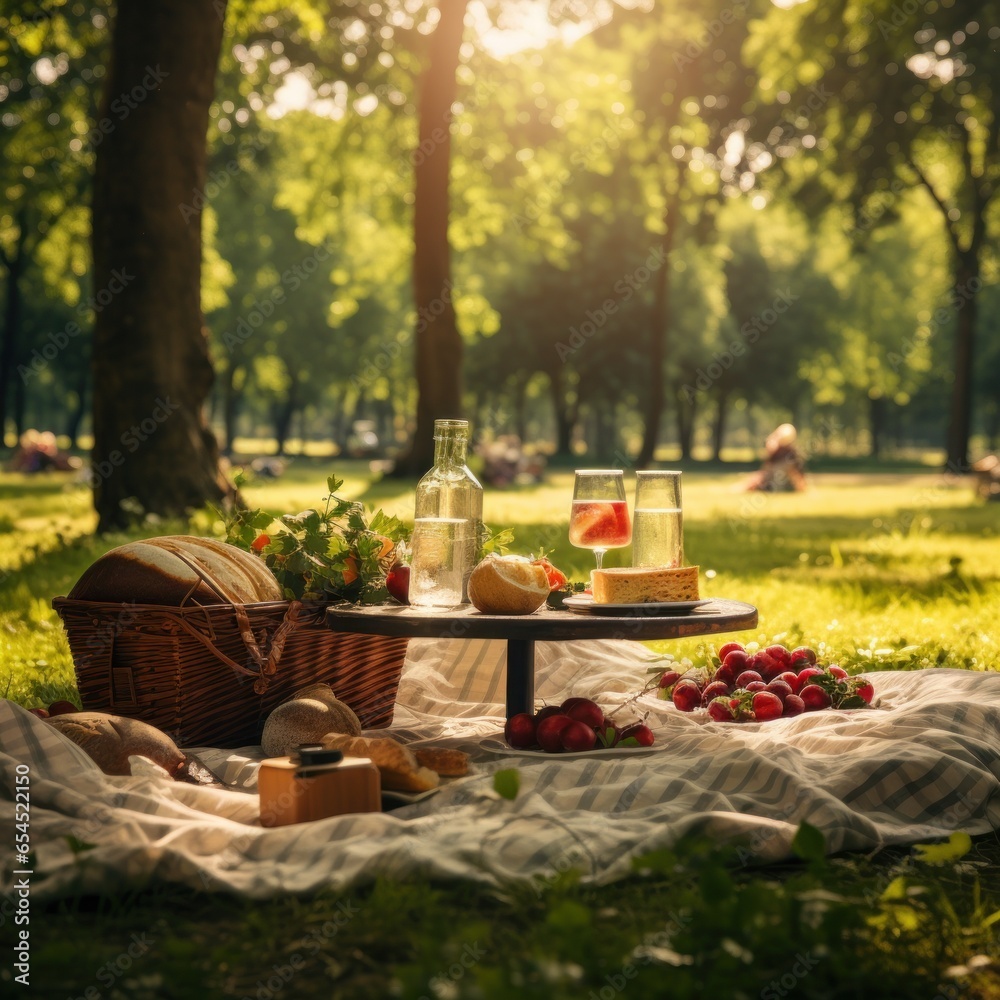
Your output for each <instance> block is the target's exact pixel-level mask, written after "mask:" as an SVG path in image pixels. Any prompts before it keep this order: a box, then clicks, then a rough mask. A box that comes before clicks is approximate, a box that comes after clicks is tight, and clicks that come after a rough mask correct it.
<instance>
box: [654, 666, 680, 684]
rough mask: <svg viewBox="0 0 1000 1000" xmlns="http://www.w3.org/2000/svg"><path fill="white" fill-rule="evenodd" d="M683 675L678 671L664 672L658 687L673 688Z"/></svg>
mask: <svg viewBox="0 0 1000 1000" xmlns="http://www.w3.org/2000/svg"><path fill="white" fill-rule="evenodd" d="M680 679H681V675H680V674H679V673H677V671H676V670H664V671H663V676H662V677H661V678H660V683H659V684H658V685H657V687H661V688H668V687H673V686H674V685H675V684H676V683H677V682H678V681H679V680H680Z"/></svg>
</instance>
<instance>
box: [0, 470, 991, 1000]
mask: <svg viewBox="0 0 1000 1000" xmlns="http://www.w3.org/2000/svg"><path fill="white" fill-rule="evenodd" d="M329 471H330V469H329V468H328V467H327V464H326V463H323V462H316V463H313V462H310V461H305V460H304V461H301V462H297V463H296V464H294V465H293V467H292V468H291V470H290V471H289V473H288V474H287V475H286V476H285V477H284V478H283V479H282V480H280V481H278V482H277V483H273V484H267V485H261V486H258V487H252V488H250V489H248V490H247V491H246V492H247V497H248V500H249V501H250V502H251V503H253V504H254V505H259V506H264V507H266V508H268V509H272V510H275V511H287V510H299V509H302V508H305V507H309V506H312V505H314V504H316V503H317V502H318V501H319V499H320V497H321V495H322V491H323V486H322V483H323V480H324V478H325V475H326V474H327V473H328V472H329ZM336 471H337V472H338V474H339V475H342V476H345V477H346V480H347V482H346V485H345V490H344V492H345V493H349V494H350V495H353V496H357V497H360V498H362V499H364V500H365V501H366V502H368V503H372V504H375V505H379V506H384V507H385V508H386V509H388V510H390V511H392V512H395V513H399V514H400V515H403V516H406V515H408V514H411V513H412V507H411V504H412V486H413V484H412V483H397V482H394V481H381V482H378V483H375V484H374V485H373V484H371V483H370V480H369V477H368V475H367V471H366V469H365V468H364V467H363V466H362V465H360V464H358V463H353V464H352V463H343V462H338V463H337V466H336ZM741 478H742V475H736V474H731V473H730V474H726V473H720V472H712V473H698V472H692V473H686V474H685V484H684V505H685V543H686V548H687V555H688V558H689V560H690V561H691V562H697V563H699V564H700V565H701V567H702V570H703V571H704V576H703V586H704V587H705V589H706V590H707V592H708V593H709V594H716V595H719V596H728V597H735V598H739V599H742V600H747V601H750V602H751V603H754V604H756V605H757V606H758V607H759V608H760V626H759V629H758V630H757V632H756V633H755V634H747V635H743V636H741V637H738V638H742V639H743V640H744V641H749V640H766V641H769V642H770V641H780V642H785V643H787V644H789V645H797V644H800V643H804V644H808V645H812V646H814V647H816V648H817V649H819V650H820V651H821V652H822V654H823V655H824V657H825V658H827V659H829V660H830V661H833V662H840V663H841V664H843V665H845V666H846V667H848V669H850V670H851V671H855V670H873V669H875V670H877V669H918V668H921V667H927V666H936V665H942V664H943V665H948V666H957V667H964V668H967V669H971V670H996V669H1000V645H998V641H1000V630H998V628H997V621H998V619H1000V505H992V506H991V507H985V506H983V505H981V504H978V503H976V502H975V501H974V500H973V497H972V490H971V487H970V486H969V485H968V484H966V483H951V482H946V481H943V480H941V479H940V477H937V476H934V475H929V474H926V473H919V472H914V473H912V474H905V475H894V476H888V475H881V476H880V475H860V474H852V473H850V472H842V473H836V474H833V473H829V474H822V475H818V476H816V477H814V480H813V487H812V489H811V490H810V492H808V493H807V494H805V495H801V496H767V495H752V494H751V495H748V494H744V493H741V492H739V491H738V484H739V482H740V479H741ZM571 481H572V474H571V473H570V472H562V471H559V472H556V473H554V474H553V475H552V476H551V477H550V478H549V480H548V481H547V482H546V484H545V485H543V486H541V487H538V488H531V489H523V490H513V491H508V492H502V493H501V492H496V491H493V492H490V491H487V497H486V510H485V516H486V520H487V521H488V522H489V523H490V524H492V525H493V526H499V525H510V526H512V527H513V528H514V529H515V532H516V535H517V539H518V545H517V549H518V550H521V551H529V550H537V549H538V548H539V547H544V548H546V549H548V550H550V551H551V552H553V553H554V554H553V560H554V561H555V562H556V563H557V564H558V565H560V566H562V567H563V568H564V569H566V570H567V571H573V573H575V575H577V576H582V575H583V574H584V573H585V572H586V571H587V570H588V569H589V568H590V566H591V556H590V554H589V553H588V552H582V551H579V550H575V549H573V548H572V547H570V546H569V544H568V542H567V540H566V525H567V520H568V511H569V497H570V492H571ZM213 520H214V519H213V518H212V517H211V516H209V515H205V516H202V517H199V518H197V519H196V520H195V524H194V527H193V529H189V528H188V527H187V526H183V525H177V524H154V525H149V526H147V528H146V529H145V531H143V532H141V534H147V535H149V534H162V533H168V532H173V531H184V530H197V531H202V532H211V531H213V530H214V527H213ZM93 523H94V522H93V516H92V514H91V512H90V509H89V498H88V496H87V494H86V493H85V491H83V489H82V488H79V487H75V486H73V485H71V484H70V482H69V480H67V479H65V478H63V477H58V476H51V477H35V478H33V479H30V480H29V479H26V478H24V477H20V476H10V475H8V476H3V477H0V572H2V573H3V576H2V579H0V597H2V600H0V636H2V642H3V659H2V661H0V663H2V666H0V670H2V671H3V673H4V674H6V675H7V676H6V678H3V679H0V685H2V686H4V687H6V688H7V695H8V697H10V698H12V699H13V700H15V701H17V702H19V703H21V704H25V705H36V704H47V703H48V702H50V701H53V700H55V699H57V698H63V697H69V698H71V699H74V698H75V697H76V693H75V688H74V685H73V672H72V664H71V661H70V658H69V653H68V648H67V646H66V643H65V640H64V638H63V635H62V632H61V628H60V626H59V623H58V620H57V619H56V618H55V616H54V615H53V613H52V612H51V611H50V609H49V602H50V600H51V598H52V597H53V596H55V595H57V594H64V593H66V592H67V591H68V590H69V588H70V587H71V586H72V584H73V582H74V581H75V579H76V578H77V577H78V576H79V574H80V573H81V572H82V571H83V569H84V568H85V567H86V566H87V565H88V564H89V563H90V562H91V561H93V559H94V558H95V557H96V556H97V555H99V554H100V553H101V552H102V551H104V550H105V549H107V548H109V547H111V546H112V545H114V544H119V543H120V542H121V541H124V540H125V538H124V536H122V537H115V538H110V537H109V538H104V539H100V540H96V539H94V538H92V537H91V536H90V535H89V532H90V531H91V530H92V528H93ZM138 534H140V533H136V535H138ZM132 537H135V536H132ZM627 558H628V552H627V550H622V551H620V552H618V553H612V554H610V555H609V557H608V563H609V564H615V563H616V562H624V561H625V560H627ZM662 645H663V648H664V649H667V648H669V650H670V651H671V652H674V653H676V654H677V655H691V656H697V655H698V653H699V643H698V641H697V640H690V641H688V642H686V643H670V644H662ZM338 908H339V909H338ZM998 910H1000V844H998V842H997V840H996V838H995V837H987V838H981V839H980V840H978V841H977V842H976V843H975V844H974V845H973V848H972V850H971V851H970V852H969V853H967V854H966V855H965V856H963V857H961V858H959V859H956V860H954V861H949V862H948V863H946V864H945V865H943V866H930V865H928V864H926V863H924V862H922V861H920V860H919V857H918V856H917V855H913V854H911V852H909V851H894V852H886V853H884V854H882V855H879V856H877V857H874V858H861V857H847V858H839V859H828V860H814V861H812V862H809V863H802V864H788V865H786V866H781V867H777V868H769V869H759V868H746V867H741V866H739V865H738V864H736V863H735V862H734V861H733V859H732V857H731V856H730V855H729V854H728V853H727V852H726V851H723V850H720V849H718V848H715V847H713V846H712V845H710V844H707V843H704V842H697V841H695V842H690V843H685V844H682V845H680V846H679V847H678V848H677V850H676V851H675V852H671V853H665V854H663V855H659V856H656V857H653V858H649V859H647V860H646V861H645V862H644V863H643V865H642V866H640V869H637V872H636V876H635V878H634V879H633V880H630V881H627V882H623V883H620V884H617V885H614V886H611V887H607V888H602V889H594V888H588V887H583V886H580V885H578V884H577V883H576V881H575V880H574V878H573V877H572V875H565V876H561V877H559V878H556V879H550V880H548V881H546V882H545V883H544V884H540V885H539V886H537V887H534V888H533V887H530V886H529V887H525V886H511V887H507V888H506V889H504V890H503V891H501V892H499V893H495V892H486V891H485V890H482V889H479V888H476V887H473V886H469V885H455V884H441V885H433V886H428V885H426V884H422V883H421V884H416V883H407V884H389V883H379V884H377V885H374V886H368V887H364V888H359V889H357V890H355V891H353V892H351V893H349V894H348V895H347V896H345V897H342V898H336V897H333V896H321V897H319V898H314V899H309V900H301V901H296V900H288V899H283V900H275V901H272V902H268V903H264V904H253V905H249V904H245V903H234V902H232V901H231V900H229V899H227V898H225V897H213V896H205V895H196V894H195V893H193V892H189V891H187V890H181V889H177V888H176V887H170V886H163V885H154V886H150V887H148V888H146V889H145V890H144V891H142V892H140V893H137V894H135V895H134V896H131V897H129V898H115V899H80V900H72V901H69V902H65V903H61V904H57V905H54V906H52V907H50V908H49V909H48V910H47V911H46V912H43V913H38V911H37V910H35V914H37V922H36V918H35V916H34V915H33V923H32V927H33V941H34V952H33V962H32V966H33V970H34V981H36V982H38V983H39V984H44V992H39V993H38V995H44V996H52V997H79V996H86V997H87V998H88V1000H93V998H94V997H96V996H101V997H112V996H128V997H150V998H153V997H156V998H160V997H188V996H199V997H202V996H204V997H211V996H226V997H230V996H231V997H251V998H260V1000H267V998H269V997H279V996H280V997H331V996H332V997H345V998H353V997H368V996H371V997H390V996H400V997H412V998H420V997H428V998H436V997H439V998H451V997H455V998H465V997H468V998H473V997H483V998H499V997H514V996H517V997H540V998H541V997H544V998H581V1000H589V998H590V997H591V996H597V997H600V998H602V1000H610V998H611V997H613V996H618V995H619V994H620V993H621V994H627V996H628V997H630V998H631V997H663V996H667V995H669V996H671V997H674V996H676V997H687V996H709V997H730V996H732V997H737V996H743V997H758V996H759V997H762V998H764V997H785V996H791V995H795V996H806V997H839V996H843V997H855V996H871V997H914V998H917V997H919V998H926V1000H935V998H936V997H938V996H940V997H948V998H949V1000H950V998H953V997H959V996H960V997H963V998H966V997H968V998H971V997H1000V977H998V975H997V973H996V972H995V971H994V969H993V966H992V964H991V963H990V961H988V960H987V958H984V957H982V956H987V957H988V958H989V959H997V960H998V961H1000V950H998V939H997V928H998V927H1000V918H998V919H996V920H993V919H991V915H994V914H995V913H996V912H997V911H998ZM338 913H341V914H343V913H347V914H349V915H350V917H351V918H350V919H348V920H347V921H346V923H342V925H338V924H337V923H335V921H334V918H335V917H336V915H337V914H338ZM10 931H11V927H10V925H9V923H8V924H7V925H5V926H0V943H2V944H3V945H4V947H5V953H7V952H6V942H7V940H8V937H7V936H8V935H9V933H10ZM143 933H145V934H146V935H147V938H146V940H147V942H148V947H147V948H146V950H145V951H144V952H143V954H142V955H141V956H139V957H137V958H135V960H134V962H133V961H132V960H131V959H128V961H127V962H126V961H124V960H123V961H119V959H120V958H121V957H122V956H123V955H127V951H126V949H127V948H128V946H129V944H130V943H131V942H132V937H131V936H132V935H133V934H138V935H141V934H143ZM463 958H464V959H465V964H463ZM108 963H111V964H110V965H109V964H108ZM126 964H127V965H128V967H127V968H125V966H126ZM9 967H10V966H9V963H7V962H5V963H3V971H0V976H2V975H4V974H5V973H6V972H7V971H9ZM88 987H90V988H92V990H93V991H94V992H91V993H90V994H87V993H86V990H87V989H88ZM5 992H6V988H5Z"/></svg>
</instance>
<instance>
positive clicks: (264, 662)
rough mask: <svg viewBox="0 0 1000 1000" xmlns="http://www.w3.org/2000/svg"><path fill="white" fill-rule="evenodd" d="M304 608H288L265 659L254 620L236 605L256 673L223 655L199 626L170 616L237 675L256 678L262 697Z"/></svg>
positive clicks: (299, 605) (298, 605) (298, 604)
mask: <svg viewBox="0 0 1000 1000" xmlns="http://www.w3.org/2000/svg"><path fill="white" fill-rule="evenodd" d="M301 608H302V602H301V601H292V602H291V603H290V604H289V605H288V609H287V610H286V611H285V616H284V618H283V620H282V622H281V624H280V625H279V626H278V627H277V629H275V632H274V636H273V637H272V638H271V642H270V644H269V650H268V654H267V657H266V658H265V656H264V653H263V651H262V650H261V648H260V645H259V644H258V643H257V641H256V639H255V638H254V635H253V629H252V628H251V626H250V619H249V617H248V616H247V613H246V608H244V607H243V606H242V605H241V604H234V605H232V609H233V611H234V613H235V614H236V620H237V622H238V623H239V628H240V636H241V637H242V639H243V642H244V644H245V645H246V647H247V652H248V653H250V655H251V657H252V658H253V660H254V662H255V663H256V664H257V669H256V670H251V669H249V668H247V667H244V666H242V665H241V664H239V663H237V662H236V661H235V660H234V659H232V658H231V657H229V656H227V655H226V654H225V653H223V652H222V650H221V649H219V648H218V647H217V646H216V645H215V643H214V642H212V640H211V639H210V638H209V637H208V636H207V635H205V634H204V633H203V632H201V631H199V630H198V629H197V628H195V626H194V625H192V624H191V622H190V621H188V619H187V618H186V617H185V616H184V615H173V614H167V615H166V617H167V618H169V619H170V620H171V621H173V622H175V623H176V624H177V625H178V626H180V628H182V629H184V631H185V632H187V633H188V635H190V636H192V637H193V638H195V639H197V640H198V641H199V642H200V643H201V644H202V645H203V646H205V647H206V648H207V649H209V650H210V651H211V653H212V655H213V656H215V657H216V659H218V660H221V661H222V662H223V663H225V664H226V666H228V667H230V668H231V669H233V670H235V671H236V672H237V673H240V674H243V675H244V676H245V677H252V678H254V685H253V689H254V693H255V694H258V695H262V694H264V693H265V692H266V691H267V689H268V686H269V684H270V680H269V679H270V677H271V676H272V675H273V674H275V673H276V672H277V670H278V664H279V662H280V660H281V654H282V651H283V650H284V648H285V643H286V642H287V640H288V637H289V636H290V635H291V633H292V631H293V630H294V629H295V628H296V627H297V626H298V625H299V611H300V610H301ZM248 636H249V641H248Z"/></svg>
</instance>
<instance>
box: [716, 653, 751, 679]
mask: <svg viewBox="0 0 1000 1000" xmlns="http://www.w3.org/2000/svg"><path fill="white" fill-rule="evenodd" d="M749 662H750V657H749V656H747V654H746V650H745V649H734V650H733V651H732V652H731V653H730V654H729V655H728V656H726V658H725V659H724V660H723V661H722V665H723V666H724V667H728V668H729V669H730V670H731V671H732V672H733V676H734V677H736V676H737V675H738V674H740V673H741V672H742V671H744V670H746V668H747V664H748V663H749Z"/></svg>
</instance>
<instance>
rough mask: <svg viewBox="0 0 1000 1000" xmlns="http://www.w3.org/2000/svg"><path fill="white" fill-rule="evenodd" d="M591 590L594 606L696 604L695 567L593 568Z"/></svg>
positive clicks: (696, 569) (696, 568)
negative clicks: (681, 602) (650, 603)
mask: <svg viewBox="0 0 1000 1000" xmlns="http://www.w3.org/2000/svg"><path fill="white" fill-rule="evenodd" d="M591 588H592V590H593V592H594V603H595V604H646V603H648V602H651V601H655V602H663V601H697V600H698V567H697V566H681V567H680V568H679V569H660V568H657V567H653V568H651V569H648V568H646V567H625V568H622V569H595V570H594V572H593V575H592V576H591Z"/></svg>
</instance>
